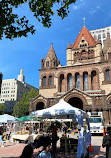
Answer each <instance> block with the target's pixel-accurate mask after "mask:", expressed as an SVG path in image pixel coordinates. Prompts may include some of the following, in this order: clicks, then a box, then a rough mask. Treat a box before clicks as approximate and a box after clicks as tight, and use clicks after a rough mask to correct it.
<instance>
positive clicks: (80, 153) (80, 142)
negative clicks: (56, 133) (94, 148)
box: [77, 127, 87, 158]
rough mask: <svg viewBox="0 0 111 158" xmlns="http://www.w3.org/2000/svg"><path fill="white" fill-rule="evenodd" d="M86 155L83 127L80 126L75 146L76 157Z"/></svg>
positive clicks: (80, 157) (81, 157)
mask: <svg viewBox="0 0 111 158" xmlns="http://www.w3.org/2000/svg"><path fill="white" fill-rule="evenodd" d="M86 155H87V149H86V143H85V138H84V128H83V127H81V131H80V134H79V139H78V146H77V158H83V157H85V156H86Z"/></svg>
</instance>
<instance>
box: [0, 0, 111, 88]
mask: <svg viewBox="0 0 111 158" xmlns="http://www.w3.org/2000/svg"><path fill="white" fill-rule="evenodd" d="M17 12H18V14H19V15H20V16H22V15H26V16H27V19H29V21H30V23H31V24H33V25H35V28H36V29H37V30H36V34H35V35H31V34H30V33H29V34H28V37H27V38H25V37H22V38H17V39H14V40H12V41H11V40H8V39H5V38H4V39H3V40H1V41H0V72H2V73H3V79H12V78H15V79H17V76H18V74H19V73H20V69H21V68H22V69H23V71H24V75H25V82H26V83H28V84H31V85H33V86H35V87H37V88H39V71H38V69H40V68H41V59H42V58H43V57H44V58H45V57H46V55H47V53H48V51H49V48H50V45H51V42H52V43H53V47H54V50H55V52H56V55H57V57H58V59H59V60H60V62H61V64H62V65H66V48H67V45H68V42H69V41H70V42H71V44H73V43H74V41H75V39H76V38H77V36H78V33H79V32H80V31H81V29H82V27H83V20H82V19H83V17H85V18H86V27H87V28H88V29H89V30H94V29H99V28H104V27H108V26H111V0H107V1H105V0H76V3H75V4H72V5H71V6H70V13H69V15H68V17H66V18H65V19H63V20H61V18H60V17H57V15H54V16H53V17H52V22H53V24H52V26H51V27H50V28H44V27H43V26H42V24H41V23H39V22H38V21H37V20H36V19H35V18H34V17H33V16H32V14H30V12H29V10H28V9H26V6H25V5H23V6H21V7H20V8H19V9H18V10H17Z"/></svg>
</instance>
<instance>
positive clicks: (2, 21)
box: [0, 0, 76, 39]
mask: <svg viewBox="0 0 111 158" xmlns="http://www.w3.org/2000/svg"><path fill="white" fill-rule="evenodd" d="M75 1H76V0H0V39H2V38H3V36H5V38H9V39H13V38H16V37H21V36H25V37H27V34H28V32H30V33H31V34H34V33H35V29H34V26H33V25H30V24H29V20H27V19H26V16H23V17H22V18H19V16H18V14H14V13H13V10H14V9H17V8H18V7H19V6H20V5H22V4H28V6H29V8H30V11H31V12H32V13H33V16H34V17H35V18H36V19H37V20H38V21H40V22H41V23H42V24H43V26H44V27H50V26H51V24H52V22H51V17H52V16H53V15H54V5H55V6H56V13H57V15H58V16H60V17H61V18H62V19H63V18H65V17H66V16H67V15H68V12H69V5H70V4H72V3H75Z"/></svg>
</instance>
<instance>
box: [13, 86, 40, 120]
mask: <svg viewBox="0 0 111 158" xmlns="http://www.w3.org/2000/svg"><path fill="white" fill-rule="evenodd" d="M38 94H39V92H38V91H35V90H34V89H31V91H30V92H28V93H25V94H24V95H23V97H22V98H21V100H20V102H17V103H16V105H15V106H14V108H13V114H12V115H14V116H16V117H21V116H25V115H28V114H29V104H30V101H29V100H30V98H35V97H36V96H37V95H38Z"/></svg>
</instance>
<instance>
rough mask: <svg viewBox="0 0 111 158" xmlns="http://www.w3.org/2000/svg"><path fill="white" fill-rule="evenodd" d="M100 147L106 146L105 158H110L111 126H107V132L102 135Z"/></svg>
mask: <svg viewBox="0 0 111 158" xmlns="http://www.w3.org/2000/svg"><path fill="white" fill-rule="evenodd" d="M102 147H103V148H104V147H106V158H111V126H108V127H107V134H106V135H105V136H104V137H103V142H102Z"/></svg>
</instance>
